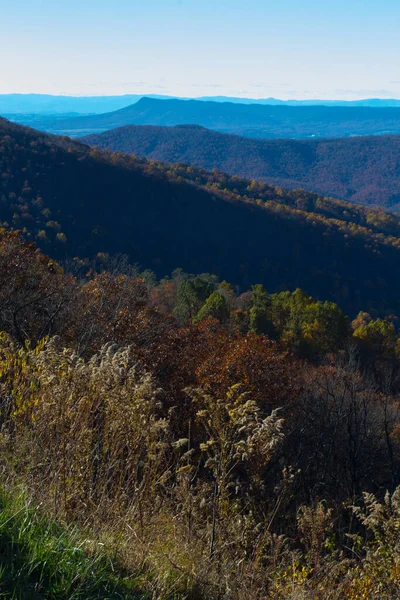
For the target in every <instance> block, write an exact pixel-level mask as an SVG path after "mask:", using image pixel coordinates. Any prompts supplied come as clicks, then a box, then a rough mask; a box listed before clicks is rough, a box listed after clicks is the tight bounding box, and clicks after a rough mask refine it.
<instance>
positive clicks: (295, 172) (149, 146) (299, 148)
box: [82, 125, 400, 210]
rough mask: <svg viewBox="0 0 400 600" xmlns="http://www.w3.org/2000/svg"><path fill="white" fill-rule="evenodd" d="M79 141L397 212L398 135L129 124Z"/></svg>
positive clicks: (399, 186) (399, 191) (399, 192)
mask: <svg viewBox="0 0 400 600" xmlns="http://www.w3.org/2000/svg"><path fill="white" fill-rule="evenodd" d="M82 141H84V142H85V143H88V144H90V145H94V146H98V147H100V148H107V149H109V150H112V151H113V152H129V153H132V154H136V155H138V156H142V157H145V158H149V159H153V160H161V161H167V162H182V163H187V164H190V165H195V166H197V167H202V168H204V169H208V170H211V169H214V168H216V169H219V170H221V171H224V172H226V173H229V174H230V175H239V176H241V177H247V178H250V179H257V180H261V181H267V182H269V183H273V184H275V185H279V186H282V187H286V188H291V189H296V188H304V189H306V190H309V191H314V192H318V193H321V194H324V195H329V196H333V197H335V198H341V199H343V200H349V201H351V202H356V203H360V204H365V205H382V206H385V207H387V208H390V209H392V210H398V209H400V136H368V137H356V138H340V139H330V140H313V141H309V140H255V139H249V138H244V137H239V136H233V135H228V134H222V133H219V132H216V131H211V130H208V129H204V128H202V127H198V126H179V125H177V126H175V127H155V126H135V125H128V126H126V127H121V128H117V129H113V130H110V131H106V132H104V133H101V134H98V135H89V136H86V137H84V138H82Z"/></svg>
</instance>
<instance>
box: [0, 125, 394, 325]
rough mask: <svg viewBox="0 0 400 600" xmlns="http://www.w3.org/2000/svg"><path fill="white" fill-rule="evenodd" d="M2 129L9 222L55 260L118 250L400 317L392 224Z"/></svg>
mask: <svg viewBox="0 0 400 600" xmlns="http://www.w3.org/2000/svg"><path fill="white" fill-rule="evenodd" d="M0 127H1V137H0V173H1V188H0V190H1V191H0V202H1V208H0V218H1V221H2V222H3V223H4V224H5V225H6V226H12V227H14V228H17V229H23V230H24V231H25V233H26V235H27V236H28V237H29V239H32V240H35V241H37V243H38V244H39V245H40V247H41V248H43V249H44V250H45V251H46V252H48V253H50V254H51V255H52V256H53V257H55V258H59V259H64V258H66V257H75V256H78V257H80V258H93V257H95V256H96V255H97V254H98V253H102V252H106V253H109V254H113V253H118V252H119V253H124V254H127V255H128V257H129V260H130V261H131V262H132V263H139V264H140V265H141V266H142V267H143V268H148V269H152V270H154V271H155V272H156V274H157V275H158V276H163V275H165V274H168V273H171V272H172V271H173V270H174V269H175V268H176V267H178V266H179V267H182V268H183V269H184V270H185V271H187V272H192V273H201V272H211V273H215V274H217V275H218V276H220V277H221V278H222V279H228V280H229V281H231V282H232V284H234V285H235V286H239V287H241V288H242V289H243V288H246V287H249V286H250V285H252V284H254V283H257V282H259V283H263V284H264V285H265V287H266V288H267V289H268V290H269V291H271V292H276V291H280V290H285V289H292V290H294V289H296V288H297V287H301V288H302V289H304V290H305V291H306V292H307V293H309V294H311V295H313V296H315V297H317V298H321V299H327V300H333V301H337V302H339V304H340V305H341V306H343V308H345V309H346V311H347V312H348V313H349V314H351V315H353V314H355V313H356V312H357V311H358V310H361V309H365V310H372V311H378V312H380V313H382V314H390V313H392V312H394V313H396V312H400V299H399V296H398V289H399V283H400V282H399V277H400V275H399V272H398V269H397V265H398V260H399V246H400V240H399V237H398V236H399V231H400V229H399V219H398V218H397V217H395V216H392V215H389V214H386V213H384V212H383V211H380V210H369V209H365V208H357V207H355V206H352V205H351V204H348V203H345V202H340V201H334V200H329V199H325V198H323V197H321V196H318V195H316V194H309V193H305V192H296V191H294V192H288V191H284V190H282V189H280V188H276V187H273V186H269V185H266V184H262V183H257V182H255V181H253V182H250V181H248V180H244V179H239V178H235V177H232V178H231V177H228V176H225V175H223V174H221V173H218V172H214V173H209V172H207V171H203V170H201V169H196V168H194V167H185V166H180V165H174V166H168V165H163V164H161V163H155V162H152V161H150V162H147V161H146V160H144V159H138V158H135V157H133V156H129V155H124V154H118V153H111V152H107V151H100V150H93V149H90V148H89V147H88V146H85V145H83V144H81V143H78V142H71V140H69V139H68V138H57V137H52V136H47V135H45V134H43V133H38V132H35V131H32V130H29V129H26V128H23V127H20V126H17V125H13V124H10V123H9V122H7V121H5V120H2V121H1V125H0Z"/></svg>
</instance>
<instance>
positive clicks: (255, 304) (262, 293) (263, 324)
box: [249, 284, 277, 338]
mask: <svg viewBox="0 0 400 600" xmlns="http://www.w3.org/2000/svg"><path fill="white" fill-rule="evenodd" d="M249 317H250V331H254V333H264V334H266V335H268V336H269V337H271V338H276V337H277V331H276V329H275V327H274V324H273V323H272V320H271V299H270V297H269V296H268V294H267V292H266V290H265V289H264V287H263V286H262V285H261V284H257V285H253V287H252V299H251V308H250V313H249Z"/></svg>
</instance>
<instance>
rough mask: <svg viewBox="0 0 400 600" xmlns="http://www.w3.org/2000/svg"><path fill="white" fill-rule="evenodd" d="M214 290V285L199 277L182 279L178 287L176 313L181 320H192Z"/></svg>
mask: <svg viewBox="0 0 400 600" xmlns="http://www.w3.org/2000/svg"><path fill="white" fill-rule="evenodd" d="M213 291H214V285H213V284H212V283H211V282H210V281H207V280H205V279H203V278H201V277H195V278H194V279H187V280H186V281H183V282H182V283H181V284H180V286H179V289H178V303H177V307H176V313H177V315H178V317H179V318H180V319H182V320H183V321H187V320H189V321H193V319H194V318H195V316H196V315H197V313H198V312H199V310H200V308H201V307H202V305H203V304H204V302H205V301H206V299H207V298H208V296H210V295H211V294H212V293H213Z"/></svg>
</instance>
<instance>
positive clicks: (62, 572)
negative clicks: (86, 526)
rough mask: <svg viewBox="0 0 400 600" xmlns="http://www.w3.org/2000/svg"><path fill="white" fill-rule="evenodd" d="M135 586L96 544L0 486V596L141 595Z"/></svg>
mask: <svg viewBox="0 0 400 600" xmlns="http://www.w3.org/2000/svg"><path fill="white" fill-rule="evenodd" d="M89 545H90V546H91V552H90V553H88V552H87V551H86V548H87V547H88V546H89ZM93 548H95V549H94V550H93ZM136 583H137V582H136ZM136 589H137V588H136V587H135V579H134V578H132V577H130V578H129V577H127V576H125V575H124V574H123V573H122V571H121V570H119V569H118V568H117V566H116V565H115V560H114V559H113V558H112V557H110V556H108V555H107V554H106V552H105V551H104V549H103V547H102V546H101V545H100V544H98V543H94V542H90V543H88V540H85V539H84V538H82V537H80V536H79V534H78V532H77V530H76V529H72V528H65V527H62V526H60V525H58V524H57V523H54V522H51V521H49V520H47V519H46V518H44V517H43V516H41V515H40V514H39V512H38V511H37V510H35V509H33V508H31V507H30V506H29V505H28V503H27V502H26V501H25V500H24V499H23V498H22V497H21V496H20V497H17V498H14V497H9V496H7V495H5V494H3V493H1V492H0V598H1V599H2V598H8V599H12V600H42V599H46V600H89V599H98V600H106V599H107V600H114V599H128V598H129V599H135V598H144V596H141V595H140V594H138V593H137V592H136Z"/></svg>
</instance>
